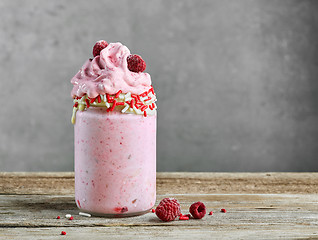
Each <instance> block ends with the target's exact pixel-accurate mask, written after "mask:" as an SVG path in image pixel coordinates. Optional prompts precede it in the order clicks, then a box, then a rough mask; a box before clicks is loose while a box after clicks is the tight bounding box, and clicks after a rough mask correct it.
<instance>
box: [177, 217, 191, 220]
mask: <svg viewBox="0 0 318 240" xmlns="http://www.w3.org/2000/svg"><path fill="white" fill-rule="evenodd" d="M179 220H189V218H188V216H182V217H179Z"/></svg>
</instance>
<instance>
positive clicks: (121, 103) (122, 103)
mask: <svg viewBox="0 0 318 240" xmlns="http://www.w3.org/2000/svg"><path fill="white" fill-rule="evenodd" d="M116 105H125V103H124V102H118V103H116Z"/></svg>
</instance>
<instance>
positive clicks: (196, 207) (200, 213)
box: [189, 202, 206, 219]
mask: <svg viewBox="0 0 318 240" xmlns="http://www.w3.org/2000/svg"><path fill="white" fill-rule="evenodd" d="M189 212H190V213H191V215H192V216H193V217H194V218H196V219H201V218H203V217H204V216H205V213H206V208H205V205H204V204H203V203H202V202H196V203H193V204H192V205H191V207H190V209H189Z"/></svg>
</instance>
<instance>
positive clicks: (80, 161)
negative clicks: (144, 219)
mask: <svg viewBox="0 0 318 240" xmlns="http://www.w3.org/2000/svg"><path fill="white" fill-rule="evenodd" d="M93 55H94V58H93V59H90V60H88V61H87V62H86V63H85V64H84V66H83V67H82V68H81V70H80V71H79V72H78V73H77V74H76V75H75V76H74V77H73V78H72V80H71V82H72V84H73V85H74V87H73V90H72V96H73V98H74V103H75V104H74V107H73V116H72V123H74V133H75V135H74V136H75V138H74V145H75V146H74V150H75V200H76V204H77V206H78V208H80V209H81V210H82V211H84V212H88V213H91V214H93V215H102V216H110V217H121V216H134V215H140V214H143V213H146V212H148V211H149V210H150V209H151V208H152V207H153V206H154V204H155V201H156V104H155V101H156V96H155V93H154V90H153V88H152V86H151V79H150V75H149V74H148V73H143V71H144V70H145V63H144V61H143V60H142V58H141V57H139V56H137V55H131V54H130V51H129V50H128V48H127V47H125V46H123V45H122V44H121V43H110V44H109V45H108V44H107V43H106V42H105V41H99V42H97V43H96V44H95V46H94V50H93ZM78 110H79V111H78Z"/></svg>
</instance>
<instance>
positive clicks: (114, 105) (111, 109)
mask: <svg viewBox="0 0 318 240" xmlns="http://www.w3.org/2000/svg"><path fill="white" fill-rule="evenodd" d="M116 105H117V102H116V100H114V103H113V106H112V107H111V108H110V111H113V110H114V108H115V107H116ZM107 110H108V109H107Z"/></svg>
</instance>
